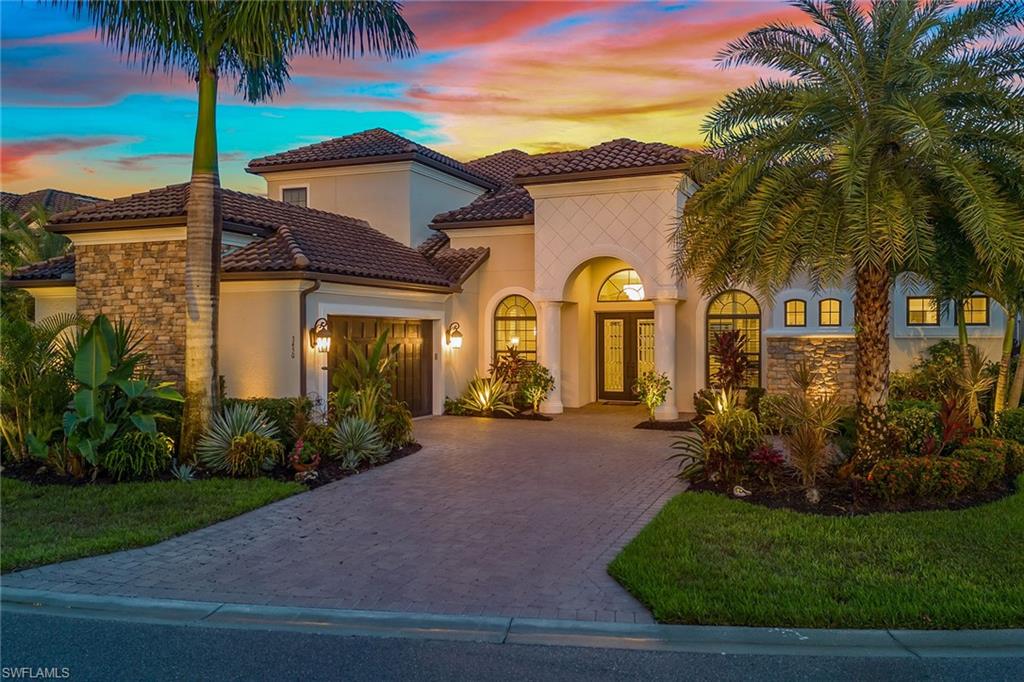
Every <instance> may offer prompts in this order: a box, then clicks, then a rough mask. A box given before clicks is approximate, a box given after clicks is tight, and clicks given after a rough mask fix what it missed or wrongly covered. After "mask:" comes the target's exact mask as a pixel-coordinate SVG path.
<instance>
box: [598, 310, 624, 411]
mask: <svg viewBox="0 0 1024 682" xmlns="http://www.w3.org/2000/svg"><path fill="white" fill-rule="evenodd" d="M623 323H624V320H616V319H611V320H605V321H604V334H603V336H604V372H603V374H604V385H603V387H602V388H603V389H604V391H605V392H606V393H621V392H622V391H624V390H625V369H626V367H625V365H626V349H625V340H626V339H625V334H624V333H623V330H624V328H625V325H624V324H623Z"/></svg>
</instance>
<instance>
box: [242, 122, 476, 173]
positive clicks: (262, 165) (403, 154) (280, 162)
mask: <svg viewBox="0 0 1024 682" xmlns="http://www.w3.org/2000/svg"><path fill="white" fill-rule="evenodd" d="M400 160H415V161H419V162H421V163H423V164H425V165H428V166H432V167H434V168H437V169H439V170H442V171H445V172H447V173H449V174H452V175H455V176H457V177H461V178H462V179H464V180H467V181H469V182H472V183H474V184H477V185H480V186H481V187H485V188H490V187H494V186H495V184H496V183H495V182H494V181H493V180H492V179H491V178H489V177H487V176H485V175H483V174H481V173H478V172H476V171H474V170H472V169H470V168H468V167H467V166H466V165H465V164H462V163H460V162H458V161H456V160H455V159H453V158H451V157H450V156H445V155H444V154H441V153H440V152H437V151H434V150H433V149H430V148H429V147H425V146H423V145H421V144H418V143H416V142H413V141H412V140H409V139H406V138H404V137H402V136H401V135H396V134H395V133H393V132H391V131H390V130H385V129H384V128H373V129H371V130H364V131H363V132H361V133H353V134H352V135H345V136H344V137H336V138H334V139H331V140H325V141H323V142H317V143H316V144H311V145H306V146H305V147H298V148H296V149H289V150H287V151H283V152H280V153H278V154H270V155H269V156H261V157H259V158H256V159H253V160H252V161H250V162H249V165H248V167H247V168H246V170H247V171H249V172H250V173H257V174H258V173H263V172H267V171H275V170H285V169H287V168H309V167H330V166H334V165H339V166H340V165H351V164H356V163H377V162H382V161H400Z"/></svg>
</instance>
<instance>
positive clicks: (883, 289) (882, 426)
mask: <svg viewBox="0 0 1024 682" xmlns="http://www.w3.org/2000/svg"><path fill="white" fill-rule="evenodd" d="M891 287H892V276H891V275H890V274H889V273H888V272H887V271H885V270H883V269H881V268H879V267H877V266H873V265H869V266H866V267H863V268H861V269H859V270H858V271H857V275H856V288H855V292H854V297H855V312H854V327H855V333H856V347H857V359H856V361H857V365H856V371H855V378H856V384H857V385H856V391H857V452H856V455H855V460H854V462H855V468H856V469H857V471H859V472H861V473H866V472H867V471H869V470H870V469H871V467H872V466H874V463H875V462H877V461H878V460H879V459H880V458H881V457H883V456H884V455H885V454H886V453H887V452H888V451H889V449H890V447H891V444H890V439H889V428H888V425H887V421H886V402H887V401H888V399H889V313H890V308H891V305H892V304H891V301H890V299H889V294H890V289H891Z"/></svg>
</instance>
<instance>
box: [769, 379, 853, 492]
mask: <svg viewBox="0 0 1024 682" xmlns="http://www.w3.org/2000/svg"><path fill="white" fill-rule="evenodd" d="M816 374H817V372H815V371H812V370H811V369H810V366H809V365H808V364H807V363H806V362H800V363H799V364H798V365H797V366H796V367H794V368H793V371H792V372H791V373H790V379H791V381H792V382H793V385H794V387H795V389H796V390H795V391H794V392H793V394H792V395H790V396H789V399H788V400H787V401H786V402H785V403H784V409H783V412H784V414H785V416H786V418H787V420H788V421H789V422H790V424H791V427H790V430H789V432H787V433H786V434H785V435H783V440H784V441H785V443H786V446H787V447H788V448H789V463H790V464H791V465H792V466H793V468H795V469H796V470H797V471H798V472H799V473H800V479H801V481H802V483H803V486H804V490H805V492H806V495H807V500H808V501H809V502H811V503H817V502H818V501H819V500H820V499H821V494H820V493H819V492H818V489H817V479H818V476H819V475H820V474H821V473H822V472H824V470H825V467H826V466H827V465H828V444H829V438H830V437H831V436H833V435H835V433H836V430H837V425H838V422H839V420H840V418H841V417H842V416H843V408H842V406H841V405H840V404H839V398H838V396H837V395H836V394H835V393H830V394H825V395H822V394H818V393H815V392H814V391H813V386H814V384H815V379H816Z"/></svg>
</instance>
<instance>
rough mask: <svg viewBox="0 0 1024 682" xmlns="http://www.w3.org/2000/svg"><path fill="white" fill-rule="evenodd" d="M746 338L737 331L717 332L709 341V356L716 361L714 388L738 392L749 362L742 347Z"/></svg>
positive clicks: (745, 342) (745, 343)
mask: <svg viewBox="0 0 1024 682" xmlns="http://www.w3.org/2000/svg"><path fill="white" fill-rule="evenodd" d="M746 345H747V336H746V334H744V333H743V332H742V331H740V330H739V329H730V330H729V331H724V332H718V333H716V334H715V335H714V336H713V337H712V339H711V349H710V350H711V355H712V356H714V358H715V359H716V360H717V361H718V369H716V370H715V388H720V389H724V390H727V391H736V390H739V388H740V387H741V386H743V384H744V379H745V377H746V375H747V367H748V366H749V364H750V360H749V359H748V358H747V353H746V351H745V350H744V346H746Z"/></svg>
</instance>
